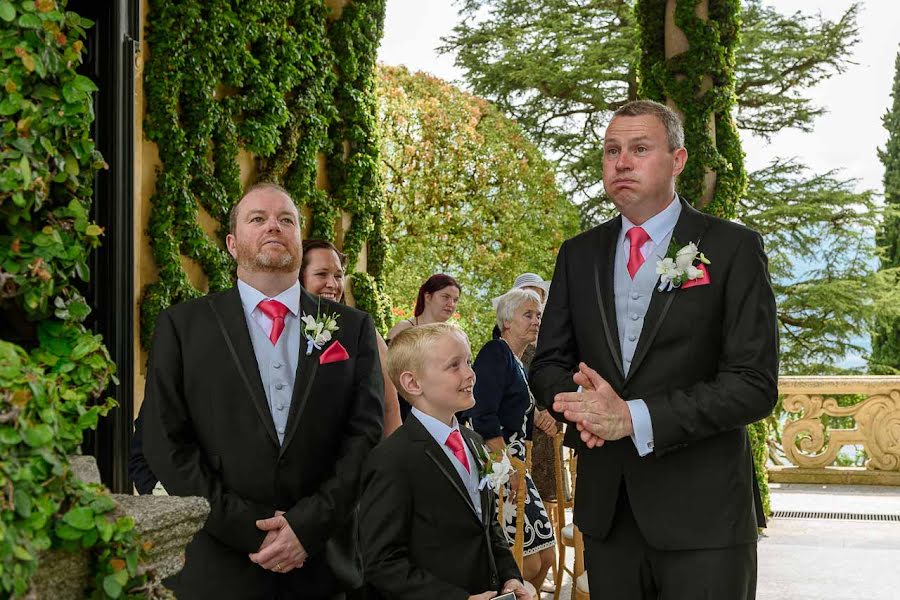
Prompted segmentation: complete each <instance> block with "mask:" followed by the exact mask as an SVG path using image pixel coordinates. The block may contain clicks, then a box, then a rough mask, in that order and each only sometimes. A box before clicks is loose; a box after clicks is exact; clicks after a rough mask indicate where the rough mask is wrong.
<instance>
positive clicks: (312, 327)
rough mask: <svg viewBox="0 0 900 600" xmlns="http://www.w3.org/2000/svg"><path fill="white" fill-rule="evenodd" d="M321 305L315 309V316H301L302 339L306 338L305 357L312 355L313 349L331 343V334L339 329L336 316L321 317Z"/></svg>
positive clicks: (319, 348)
mask: <svg viewBox="0 0 900 600" xmlns="http://www.w3.org/2000/svg"><path fill="white" fill-rule="evenodd" d="M321 308H322V305H321V303H320V304H319V307H318V308H317V309H316V316H315V317H313V316H312V315H303V316H302V317H301V318H300V321H301V322H302V323H303V337H305V338H306V355H307V356H309V355H310V354H312V351H313V348H315V349H316V350H321V349H322V344H324V343H326V342H328V341H331V337H332V334H333V333H334V332H335V331H337V330H338V329H340V328H339V327H338V325H337V318H338V315H337V314H330V315H322V314H321Z"/></svg>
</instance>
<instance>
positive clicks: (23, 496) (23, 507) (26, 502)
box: [13, 488, 31, 519]
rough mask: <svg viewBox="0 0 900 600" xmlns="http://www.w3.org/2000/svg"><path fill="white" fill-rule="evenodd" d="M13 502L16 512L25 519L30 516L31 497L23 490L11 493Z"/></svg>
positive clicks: (17, 489)
mask: <svg viewBox="0 0 900 600" xmlns="http://www.w3.org/2000/svg"><path fill="white" fill-rule="evenodd" d="M13 501H14V502H15V503H16V512H17V513H19V514H20V515H22V516H23V517H25V518H26V519H27V518H28V517H30V516H31V496H30V495H29V494H28V492H26V491H25V490H23V489H21V488H16V491H15V492H13Z"/></svg>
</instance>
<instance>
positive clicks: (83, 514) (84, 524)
mask: <svg viewBox="0 0 900 600" xmlns="http://www.w3.org/2000/svg"><path fill="white" fill-rule="evenodd" d="M63 521H65V522H66V523H67V524H69V525H71V526H72V527H74V528H75V529H81V530H82V531H86V530H88V529H93V527H94V511H93V510H91V509H90V507H88V506H76V507H75V508H73V509H72V510H70V511H69V512H67V513H66V514H65V515H64V516H63Z"/></svg>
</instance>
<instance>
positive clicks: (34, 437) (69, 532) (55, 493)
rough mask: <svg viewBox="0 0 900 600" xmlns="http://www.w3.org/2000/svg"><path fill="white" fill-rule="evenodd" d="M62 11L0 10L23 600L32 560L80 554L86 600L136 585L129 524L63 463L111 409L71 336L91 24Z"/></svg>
mask: <svg viewBox="0 0 900 600" xmlns="http://www.w3.org/2000/svg"><path fill="white" fill-rule="evenodd" d="M66 4H67V3H66V1H65V0H33V1H32V0H24V1H23V0H0V85H2V86H3V91H2V95H0V325H2V335H3V338H4V339H2V340H0V597H3V598H8V597H24V596H25V595H26V593H27V589H28V585H29V580H30V578H31V575H32V574H33V573H34V571H35V569H36V568H37V563H38V559H39V557H40V555H41V552H42V551H45V550H48V549H55V548H61V549H67V550H74V551H80V550H82V549H90V556H91V561H92V566H91V568H92V571H93V573H94V575H95V576H94V578H93V581H92V586H93V589H91V590H87V591H86V592H85V593H86V595H90V596H91V597H113V598H115V597H118V596H120V595H121V593H122V590H123V589H125V588H128V587H132V586H135V585H139V584H140V583H141V582H142V581H143V580H144V578H145V574H142V575H141V576H138V558H139V552H140V547H139V545H138V542H137V540H136V538H135V534H134V531H133V527H134V523H133V522H132V520H131V519H130V518H125V517H122V516H121V515H119V514H118V513H117V511H116V509H115V503H114V501H113V500H112V498H111V497H110V496H109V495H108V494H107V493H106V492H105V491H104V490H103V489H102V488H101V487H100V486H93V485H86V484H84V483H81V482H80V481H78V480H76V478H75V477H74V475H73V473H72V471H71V469H70V467H69V465H68V462H67V459H66V458H67V456H68V455H70V454H75V453H77V452H79V447H80V445H81V441H82V436H83V433H84V431H85V430H87V429H93V428H94V427H96V425H97V420H98V418H99V417H100V416H102V415H105V414H106V413H107V412H108V411H109V410H110V408H112V406H113V400H112V399H110V398H104V397H103V396H102V394H103V392H104V390H105V389H106V387H107V386H108V385H109V383H110V381H111V380H112V379H113V377H114V375H113V374H114V371H115V366H114V365H113V363H112V361H111V360H110V356H109V353H108V352H107V350H106V347H105V346H104V344H103V340H102V339H101V337H100V336H99V335H95V334H94V333H93V332H92V331H89V330H88V329H86V328H85V326H84V324H83V323H84V320H85V318H86V317H87V316H88V314H89V313H90V307H89V306H88V304H87V302H86V301H85V298H84V296H83V294H82V290H83V289H84V287H85V285H86V283H87V282H88V281H89V280H90V277H91V273H90V270H89V269H88V255H89V254H90V252H91V251H92V250H94V249H96V248H97V247H98V246H99V244H100V240H101V239H102V237H103V234H104V232H103V230H102V228H101V227H99V226H98V225H97V224H96V223H93V222H92V221H91V220H90V217H89V215H90V212H91V211H90V208H91V201H92V196H93V181H94V175H95V173H96V172H97V171H98V170H100V169H103V168H105V167H106V165H105V163H104V161H103V157H102V156H100V154H99V153H98V152H97V151H96V149H95V147H94V142H93V140H92V139H91V137H90V129H91V124H92V122H93V120H94V114H93V101H92V96H91V94H92V92H94V91H95V90H96V89H97V88H96V86H95V85H94V83H93V82H92V81H91V80H90V79H89V78H87V77H85V76H83V75H80V74H78V72H77V69H78V67H79V66H80V65H81V64H82V59H83V57H84V53H85V46H84V39H85V33H86V29H88V28H90V27H91V26H92V25H93V24H92V23H91V22H90V21H88V20H86V19H83V18H81V17H79V16H78V15H77V14H75V13H74V12H71V11H66V10H65V9H66Z"/></svg>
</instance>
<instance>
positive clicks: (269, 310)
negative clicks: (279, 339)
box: [259, 300, 288, 321]
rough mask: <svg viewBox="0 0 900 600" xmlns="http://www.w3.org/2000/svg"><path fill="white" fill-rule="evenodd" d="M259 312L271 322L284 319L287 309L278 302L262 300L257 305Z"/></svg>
mask: <svg viewBox="0 0 900 600" xmlns="http://www.w3.org/2000/svg"><path fill="white" fill-rule="evenodd" d="M259 310H261V311H262V313H263V314H264V315H266V316H267V317H269V318H270V319H272V320H273V321H274V320H275V319H284V315H286V314H287V313H288V307H287V306H285V305H284V304H282V303H281V302H279V301H278V300H263V301H262V302H260V303H259Z"/></svg>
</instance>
